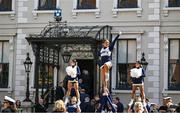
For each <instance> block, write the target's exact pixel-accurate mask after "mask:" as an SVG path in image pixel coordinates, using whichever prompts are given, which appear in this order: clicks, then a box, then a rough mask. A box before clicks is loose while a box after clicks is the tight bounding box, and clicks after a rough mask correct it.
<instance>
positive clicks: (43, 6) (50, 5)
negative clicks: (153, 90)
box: [38, 0, 56, 10]
mask: <svg viewBox="0 0 180 113" xmlns="http://www.w3.org/2000/svg"><path fill="white" fill-rule="evenodd" d="M55 9H56V0H39V2H38V10H55Z"/></svg>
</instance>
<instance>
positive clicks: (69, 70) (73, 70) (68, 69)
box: [66, 66, 77, 78]
mask: <svg viewBox="0 0 180 113" xmlns="http://www.w3.org/2000/svg"><path fill="white" fill-rule="evenodd" d="M66 73H67V75H68V76H71V77H72V78H76V76H77V66H74V67H72V66H67V67H66Z"/></svg>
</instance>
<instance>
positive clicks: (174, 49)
mask: <svg viewBox="0 0 180 113" xmlns="http://www.w3.org/2000/svg"><path fill="white" fill-rule="evenodd" d="M170 59H179V41H178V40H170Z"/></svg>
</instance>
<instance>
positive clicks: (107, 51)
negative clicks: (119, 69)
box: [100, 34, 119, 66]
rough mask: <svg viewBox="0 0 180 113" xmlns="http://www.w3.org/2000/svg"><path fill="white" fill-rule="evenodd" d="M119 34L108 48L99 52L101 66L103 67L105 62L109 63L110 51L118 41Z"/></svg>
mask: <svg viewBox="0 0 180 113" xmlns="http://www.w3.org/2000/svg"><path fill="white" fill-rule="evenodd" d="M118 37H119V34H118V35H117V36H116V38H115V39H114V40H113V41H112V43H111V44H110V46H109V47H104V48H102V49H101V51H100V56H101V66H102V65H104V64H105V63H106V62H108V61H111V60H112V59H111V51H112V50H113V48H114V45H115V42H116V40H117V39H118Z"/></svg>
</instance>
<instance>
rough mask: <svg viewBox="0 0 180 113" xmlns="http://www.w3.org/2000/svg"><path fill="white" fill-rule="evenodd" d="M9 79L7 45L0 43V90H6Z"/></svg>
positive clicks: (4, 42)
mask: <svg viewBox="0 0 180 113" xmlns="http://www.w3.org/2000/svg"><path fill="white" fill-rule="evenodd" d="M8 79H9V43H8V41H7V42H6V41H1V42H0V88H8Z"/></svg>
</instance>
